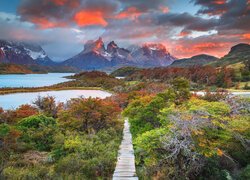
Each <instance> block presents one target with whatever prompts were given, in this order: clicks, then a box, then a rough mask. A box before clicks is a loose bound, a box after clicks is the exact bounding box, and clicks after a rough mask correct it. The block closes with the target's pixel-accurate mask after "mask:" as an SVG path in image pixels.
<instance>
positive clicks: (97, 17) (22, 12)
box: [0, 0, 250, 60]
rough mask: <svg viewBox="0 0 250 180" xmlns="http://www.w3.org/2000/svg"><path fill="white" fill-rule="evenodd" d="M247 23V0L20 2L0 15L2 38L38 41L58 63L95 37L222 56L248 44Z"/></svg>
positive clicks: (181, 54) (176, 53)
mask: <svg viewBox="0 0 250 180" xmlns="http://www.w3.org/2000/svg"><path fill="white" fill-rule="evenodd" d="M188 3H189V5H191V6H190V7H192V8H190V9H188V8H186V6H187V4H188ZM178 9H185V11H183V10H182V11H181V10H180V11H179V10H178ZM249 22H250V0H183V1H176V0H21V1H20V4H19V6H18V7H17V14H10V13H4V12H0V26H1V29H0V38H6V39H17V40H23V41H32V42H39V43H42V44H43V46H44V48H45V49H46V50H48V51H49V53H50V55H51V56H52V57H53V58H55V59H57V60H60V59H61V60H64V59H66V58H68V57H69V56H71V55H74V53H76V51H81V49H82V48H83V44H84V43H85V42H86V41H88V40H90V39H95V38H98V37H99V36H102V37H103V38H104V40H105V41H107V42H108V41H112V40H114V41H116V42H117V43H118V44H119V45H120V44H121V46H125V47H127V46H130V45H131V44H141V43H145V42H160V43H163V44H164V45H165V46H166V47H167V48H168V49H169V51H170V52H171V53H173V55H174V56H176V57H187V56H192V55H195V54H199V53H206V54H212V55H216V56H223V55H224V54H226V53H227V52H228V51H229V48H230V47H231V46H233V45H235V44H237V43H241V42H245V43H249V42H250V33H249V32H250V23H249ZM61 49H63V51H62V50H61ZM59 52H60V53H61V52H64V53H63V54H61V55H60V53H59Z"/></svg>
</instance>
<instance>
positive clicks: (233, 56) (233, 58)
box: [210, 43, 250, 66]
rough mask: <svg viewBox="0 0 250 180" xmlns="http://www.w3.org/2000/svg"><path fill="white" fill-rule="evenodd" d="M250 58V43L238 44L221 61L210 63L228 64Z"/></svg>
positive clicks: (242, 61) (216, 64)
mask: <svg viewBox="0 0 250 180" xmlns="http://www.w3.org/2000/svg"><path fill="white" fill-rule="evenodd" d="M249 59H250V45H249V44H243V43H242V44H238V45H236V46H233V47H232V48H231V50H230V51H229V53H228V54H227V55H225V56H224V57H222V58H221V59H220V60H219V61H217V62H213V63H210V65H212V66H228V65H232V64H237V63H244V62H245V61H247V60H249Z"/></svg>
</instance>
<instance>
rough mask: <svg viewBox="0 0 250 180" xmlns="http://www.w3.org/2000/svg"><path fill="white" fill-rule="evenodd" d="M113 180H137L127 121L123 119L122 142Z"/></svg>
mask: <svg viewBox="0 0 250 180" xmlns="http://www.w3.org/2000/svg"><path fill="white" fill-rule="evenodd" d="M113 180H138V177H137V176H136V170H135V156H134V149H133V144H132V135H131V133H130V130H129V123H128V119H125V123H124V129H123V140H122V143H121V145H120V150H119V153H118V157H117V163H116V168H115V172H114V174H113Z"/></svg>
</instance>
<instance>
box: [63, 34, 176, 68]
mask: <svg viewBox="0 0 250 180" xmlns="http://www.w3.org/2000/svg"><path fill="white" fill-rule="evenodd" d="M175 60H176V58H175V57H173V56H172V55H171V54H170V53H169V52H168V51H167V49H166V48H165V46H163V45H162V44H153V43H150V44H144V45H142V46H133V47H130V48H129V49H125V48H121V47H119V46H118V45H117V44H116V43H115V42H114V41H111V42H110V43H108V45H107V48H105V45H104V42H103V40H102V38H99V39H98V40H96V41H88V42H87V43H86V44H85V45H84V49H83V51H82V52H80V53H79V54H78V55H76V56H74V57H72V58H70V59H68V60H66V61H64V62H63V65H66V66H73V67H77V68H80V69H82V70H93V69H94V70H96V69H98V70H99V69H107V68H112V67H113V68H118V67H122V66H137V67H159V66H168V65H170V64H172V63H173V62H174V61H175Z"/></svg>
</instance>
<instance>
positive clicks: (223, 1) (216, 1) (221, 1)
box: [213, 0, 227, 5]
mask: <svg viewBox="0 0 250 180" xmlns="http://www.w3.org/2000/svg"><path fill="white" fill-rule="evenodd" d="M226 2H227V0H214V2H213V3H214V4H218V5H222V4H226Z"/></svg>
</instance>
